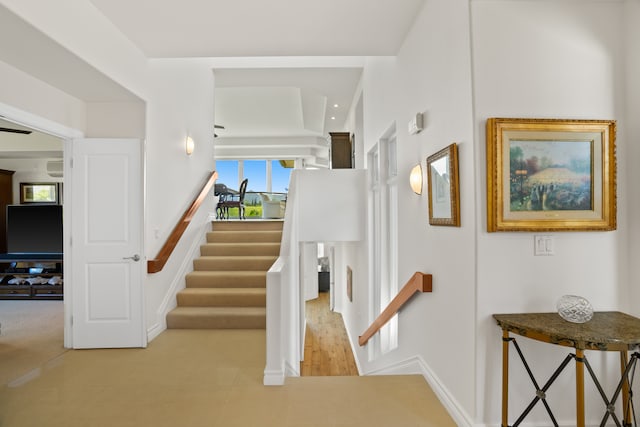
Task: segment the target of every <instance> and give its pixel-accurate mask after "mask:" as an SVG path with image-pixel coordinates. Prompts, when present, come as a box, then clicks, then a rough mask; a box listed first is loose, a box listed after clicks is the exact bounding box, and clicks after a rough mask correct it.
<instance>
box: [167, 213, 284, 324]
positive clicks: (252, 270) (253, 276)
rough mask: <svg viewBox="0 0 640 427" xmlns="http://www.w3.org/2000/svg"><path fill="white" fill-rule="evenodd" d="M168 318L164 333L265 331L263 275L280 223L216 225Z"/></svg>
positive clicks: (276, 248)
mask: <svg viewBox="0 0 640 427" xmlns="http://www.w3.org/2000/svg"><path fill="white" fill-rule="evenodd" d="M212 230H213V231H210V232H208V233H207V243H206V244H204V245H202V246H201V247H200V257H199V258H197V259H195V260H194V262H193V269H194V270H193V272H191V273H189V274H187V276H186V277H185V281H186V288H185V289H183V290H181V291H180V292H178V295H177V303H178V306H177V307H176V308H175V309H174V310H172V311H171V312H169V314H167V328H169V329H264V328H265V326H266V308H265V307H266V282H267V271H268V270H269V268H271V266H272V265H273V263H274V262H275V261H276V259H277V258H278V255H279V253H280V240H281V239H282V221H215V222H214V223H213V227H212Z"/></svg>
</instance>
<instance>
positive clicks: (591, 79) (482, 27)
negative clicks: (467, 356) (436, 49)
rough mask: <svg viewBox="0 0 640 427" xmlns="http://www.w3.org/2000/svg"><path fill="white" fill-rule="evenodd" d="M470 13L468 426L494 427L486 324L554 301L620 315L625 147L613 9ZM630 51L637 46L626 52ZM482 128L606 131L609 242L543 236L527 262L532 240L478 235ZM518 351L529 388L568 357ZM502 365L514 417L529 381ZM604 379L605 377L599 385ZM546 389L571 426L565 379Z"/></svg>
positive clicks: (540, 414)
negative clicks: (515, 121) (569, 297)
mask: <svg viewBox="0 0 640 427" xmlns="http://www.w3.org/2000/svg"><path fill="white" fill-rule="evenodd" d="M471 6H472V28H473V37H472V40H473V72H474V76H473V78H474V86H475V87H474V89H475V90H474V98H475V104H474V107H475V123H474V126H475V140H476V146H477V163H476V168H477V173H476V180H475V190H476V192H477V194H478V195H479V197H478V209H477V212H476V222H477V231H478V233H477V264H478V274H477V319H476V322H477V331H476V336H477V348H476V354H477V364H476V372H477V375H476V379H477V383H476V391H475V392H476V399H477V402H478V403H477V404H478V416H477V419H478V420H481V421H483V422H485V423H486V424H492V425H496V424H498V423H499V420H500V398H499V397H500V378H501V333H500V329H499V328H498V327H497V326H496V324H495V322H494V321H493V319H492V317H491V315H492V314H493V313H507V312H536V311H555V303H556V301H557V300H558V298H559V297H560V296H562V295H563V294H578V295H582V296H584V297H586V298H587V299H588V300H590V301H591V302H592V304H593V305H594V308H595V309H596V310H621V311H626V310H628V309H629V308H630V306H629V304H628V298H627V296H628V295H629V283H628V281H627V273H626V268H627V265H628V263H627V262H628V259H627V250H626V248H627V245H628V240H627V236H628V233H629V224H628V218H627V207H628V202H627V200H628V199H629V198H628V197H625V196H624V195H625V194H627V179H626V178H627V164H626V161H625V159H626V158H627V156H628V150H629V145H630V144H629V140H628V138H627V136H626V135H625V128H626V124H627V123H626V117H625V114H624V84H623V83H624V77H625V74H624V71H625V70H624V68H623V64H624V55H623V50H622V47H623V46H624V44H625V43H624V38H623V36H624V33H623V26H622V23H623V22H624V19H623V4H622V3H621V2H615V1H614V2H600V1H517V2H514V1H509V0H505V1H497V0H491V1H483V0H477V1H472V2H471ZM634 22H637V20H636V21H634ZM634 45H636V46H637V43H631V46H634ZM633 49H636V48H635V47H634V48H633ZM636 75H637V74H636ZM489 117H553V118H589V119H616V120H618V143H617V147H618V150H617V151H618V160H619V161H618V231H613V232H592V233H577V232H566V233H550V234H552V235H553V237H554V239H555V249H556V254H555V256H548V257H534V256H533V236H534V234H533V233H487V232H486V213H485V212H486V197H485V195H486V191H485V183H486V180H485V174H486V168H485V165H486V157H485V150H484V144H485V133H484V132H485V121H486V119H487V118H489ZM636 218H637V215H636ZM519 342H520V345H521V346H522V347H523V351H524V352H525V354H527V357H528V358H529V359H530V361H532V365H533V366H534V367H535V372H537V373H538V376H539V377H541V378H542V377H545V375H548V374H546V373H549V374H550V373H551V372H552V371H553V369H554V368H555V367H556V366H557V365H558V364H559V362H560V361H561V360H562V358H563V357H564V355H566V353H567V352H568V350H567V349H565V348H560V347H555V346H549V345H548V344H541V343H537V342H532V341H527V340H525V339H521V340H519ZM512 353H515V352H512ZM594 353H596V354H593V356H591V355H589V357H590V358H591V362H592V364H593V365H594V366H598V367H599V368H603V367H607V363H605V362H603V363H602V364H601V363H599V360H601V356H602V355H601V354H597V353H598V352H594ZM512 356H514V358H513V360H512V364H511V366H512V367H514V368H513V369H512V375H511V378H510V381H511V382H510V384H511V386H512V388H511V391H512V395H511V412H510V413H511V414H512V415H513V416H516V417H517V415H518V414H516V412H520V411H521V409H522V408H523V407H524V406H526V404H527V403H528V401H529V400H530V399H531V397H530V392H529V390H530V386H529V384H528V383H529V380H528V378H527V377H526V374H525V373H524V372H523V370H521V369H519V367H520V366H521V365H520V362H519V360H516V358H515V355H514V354H512ZM616 358H617V356H615V357H614V355H611V359H608V360H610V363H609V368H610V371H609V372H610V373H611V376H613V375H614V374H615V371H616V363H617V360H615V359H616ZM618 369H619V368H618ZM611 376H609V377H607V376H606V375H605V382H607V383H608V385H611V384H610V383H611V380H612V378H611ZM545 378H546V377H545ZM607 379H608V380H609V381H606V380H607ZM541 381H542V379H541ZM558 382H559V384H557V385H554V388H553V389H552V390H554V391H553V393H554V396H568V398H567V399H562V398H561V401H562V402H563V403H562V404H556V405H555V406H554V408H557V412H556V410H554V413H555V414H556V417H557V418H558V420H559V422H560V423H561V424H566V425H572V423H574V421H573V419H574V416H575V405H574V404H573V403H570V402H572V401H573V396H574V395H575V392H574V390H575V386H574V384H573V375H572V374H567V375H564V376H562V377H561V378H560V379H559V381H558ZM587 393H588V395H587V397H588V399H587V408H588V413H587V421H588V423H589V421H591V422H592V423H595V421H596V419H598V420H599V417H600V416H601V414H599V412H597V411H595V409H594V408H599V407H600V406H599V405H595V404H591V403H592V402H594V401H595V400H598V399H599V397H597V396H596V395H595V390H594V389H588V390H587ZM527 421H528V422H531V423H533V424H537V425H540V424H541V423H545V424H546V423H547V422H548V417H547V416H546V414H545V412H544V409H540V408H538V409H536V410H534V412H533V413H532V414H531V418H529V419H527ZM573 425H575V424H573Z"/></svg>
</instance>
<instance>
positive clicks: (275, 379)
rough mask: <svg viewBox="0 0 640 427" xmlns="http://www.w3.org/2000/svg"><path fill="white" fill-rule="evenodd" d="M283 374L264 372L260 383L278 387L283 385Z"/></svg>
mask: <svg viewBox="0 0 640 427" xmlns="http://www.w3.org/2000/svg"><path fill="white" fill-rule="evenodd" d="M284 378H285V377H284V372H283V371H267V370H265V371H264V378H263V380H262V383H263V384H264V385H266V386H279V385H284Z"/></svg>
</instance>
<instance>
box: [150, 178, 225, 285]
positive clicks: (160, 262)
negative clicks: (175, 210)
mask: <svg viewBox="0 0 640 427" xmlns="http://www.w3.org/2000/svg"><path fill="white" fill-rule="evenodd" d="M217 179H218V172H216V171H213V172H211V175H210V176H209V178H208V179H207V181H206V182H205V184H204V186H203V187H202V190H200V194H198V196H197V197H196V198H195V199H194V200H193V202H192V203H191V205H189V207H188V208H187V210H186V211H185V212H184V214H183V215H182V217H181V218H180V220H178V223H177V224H176V226H175V227H174V228H173V231H172V232H171V234H170V235H169V237H167V240H166V241H165V242H164V245H163V246H162V248H161V249H160V252H158V255H156V257H155V258H154V259H150V260H147V273H157V272H159V271H161V270H162V268H163V267H164V265H165V264H166V263H167V261H168V260H169V257H170V256H171V253H172V252H173V250H174V249H175V247H176V245H177V244H178V242H179V241H180V238H181V237H182V235H183V234H184V232H185V230H186V229H187V227H188V226H189V224H190V223H191V220H192V219H193V216H194V215H195V213H196V212H198V209H200V206H201V205H202V203H203V202H204V201H205V199H206V198H207V196H208V195H209V191H210V190H211V187H213V184H214V183H215V182H216V180H217Z"/></svg>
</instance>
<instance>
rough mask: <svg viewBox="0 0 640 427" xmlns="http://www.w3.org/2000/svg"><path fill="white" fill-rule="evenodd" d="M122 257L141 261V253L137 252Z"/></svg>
mask: <svg viewBox="0 0 640 427" xmlns="http://www.w3.org/2000/svg"><path fill="white" fill-rule="evenodd" d="M122 259H132V260H134V261H136V262H138V261H140V255H138V254H135V255H134V256H126V257H124V258H122Z"/></svg>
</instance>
